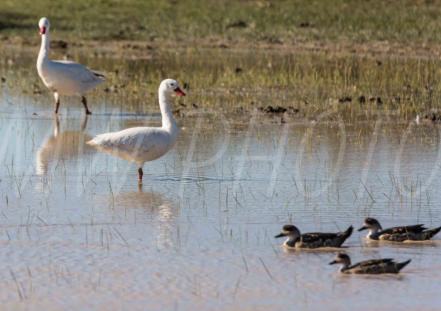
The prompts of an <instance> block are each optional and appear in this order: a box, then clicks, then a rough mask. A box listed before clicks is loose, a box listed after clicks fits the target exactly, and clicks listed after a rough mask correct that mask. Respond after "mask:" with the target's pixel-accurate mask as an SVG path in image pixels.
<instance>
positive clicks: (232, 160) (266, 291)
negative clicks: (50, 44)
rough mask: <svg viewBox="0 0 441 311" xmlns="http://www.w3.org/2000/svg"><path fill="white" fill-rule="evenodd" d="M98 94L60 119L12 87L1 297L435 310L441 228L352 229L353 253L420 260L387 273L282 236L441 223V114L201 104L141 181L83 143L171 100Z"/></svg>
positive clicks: (129, 166)
mask: <svg viewBox="0 0 441 311" xmlns="http://www.w3.org/2000/svg"><path fill="white" fill-rule="evenodd" d="M91 98H92V99H91V100H90V108H91V110H92V111H93V113H94V114H93V115H92V116H90V117H89V118H87V119H86V118H85V117H84V112H83V110H82V106H81V103H80V101H79V99H77V98H72V99H67V100H66V99H65V100H64V101H63V102H62V106H61V112H62V113H61V115H60V116H59V118H57V119H56V118H54V116H53V115H52V112H51V111H52V97H51V96H49V95H48V94H46V95H45V94H43V95H38V96H34V95H31V94H24V95H23V94H17V92H14V91H12V90H10V88H8V87H7V86H6V85H3V87H2V93H1V100H0V133H1V134H2V140H1V141H0V244H1V246H2V252H0V260H1V262H3V265H2V267H1V268H0V303H1V305H2V309H14V310H19V309H29V308H32V309H34V310H48V309H50V310H62V309H66V308H68V309H70V310H85V309H100V310H115V309H125V310H145V309H146V308H148V309H154V308H156V309H166V310H169V309H176V310H194V309H195V308H197V309H205V310H208V309H209V310H237V309H241V310H268V309H271V310H276V309H278V310H281V309H286V308H290V309H292V308H295V309H296V310H311V309H315V310H322V309H323V308H328V309H331V310H352V309H353V306H354V305H357V307H358V309H360V310H367V309H372V308H373V307H375V309H377V310H392V309H394V310H395V309H398V308H405V309H406V310H409V309H424V310H429V309H437V308H439V297H438V296H439V293H440V289H439V282H440V280H441V264H440V263H439V255H440V250H441V240H440V239H441V237H440V236H438V237H436V238H435V240H434V241H433V242H428V243H417V244H409V243H405V244H375V243H374V244H368V243H366V241H365V240H364V239H363V235H360V234H359V233H358V232H354V234H353V235H352V236H351V237H350V239H349V240H348V241H347V243H346V247H347V248H346V251H347V252H348V253H349V254H350V255H351V257H352V259H353V261H358V260H364V259H369V258H380V257H393V258H395V259H397V260H400V261H402V260H407V259H408V258H411V259H412V262H411V264H410V265H408V266H407V267H406V268H405V269H404V270H403V273H402V274H400V275H398V276H381V277H362V276H350V277H348V276H341V275H339V274H338V273H337V267H336V266H329V265H328V262H330V261H331V260H332V259H333V257H334V254H335V252H334V251H304V252H300V251H299V252H285V251H284V250H283V249H282V248H281V247H280V246H279V245H280V244H281V243H282V242H283V241H281V240H275V239H274V235H276V234H278V233H279V232H280V229H281V227H282V225H284V224H287V223H294V224H295V225H296V226H298V227H299V228H300V230H301V231H303V232H308V231H319V230H322V231H337V230H345V229H346V228H347V227H348V226H349V225H351V224H352V225H354V227H355V228H358V227H361V225H362V222H363V218H364V217H367V216H372V217H376V218H378V219H379V220H380V221H381V222H382V224H383V226H385V227H387V226H393V225H401V224H414V223H425V224H426V225H428V226H430V227H434V226H439V225H440V223H441V217H440V205H439V203H438V202H439V201H440V200H441V194H440V192H439V191H438V190H439V189H440V187H441V184H440V172H439V170H440V160H441V159H440V135H439V128H438V127H437V126H434V125H420V126H416V125H414V124H413V123H412V122H389V121H387V118H384V120H383V117H382V116H381V115H379V116H378V117H377V118H376V119H374V120H373V121H369V122H361V123H356V124H354V123H350V122H339V121H338V118H337V119H336V121H333V122H318V123H313V122H309V121H305V120H298V119H293V118H290V117H286V118H285V121H286V122H285V123H283V122H280V118H279V117H273V118H271V117H265V116H262V115H260V114H259V113H258V112H253V113H251V114H250V115H247V116H246V118H244V117H241V118H232V117H231V116H225V115H223V114H222V112H221V111H216V110H211V111H204V110H202V109H195V110H194V111H193V112H192V113H190V114H187V115H186V116H185V117H181V118H179V119H178V124H179V126H180V128H181V132H180V138H179V140H178V142H177V144H176V147H175V148H174V149H173V150H172V151H170V152H169V153H168V154H167V155H165V156H164V157H162V158H160V159H158V160H156V161H154V162H151V163H146V164H145V166H144V172H145V175H144V184H143V185H142V186H141V187H139V185H138V182H137V166H136V164H133V163H130V162H126V161H124V160H122V159H119V158H115V157H112V156H110V155H108V154H105V153H103V152H100V151H98V150H96V149H94V148H91V147H89V146H88V145H86V144H85V142H86V141H87V140H88V139H89V138H90V137H92V136H93V135H96V134H99V133H103V132H108V131H117V130H121V129H124V128H127V127H131V126H140V125H152V126H157V125H159V124H160V117H159V115H158V114H157V112H158V111H159V109H158V110H157V111H151V110H147V109H146V110H145V112H144V113H140V114H135V113H131V112H130V111H125V110H124V107H121V106H120V105H118V103H117V102H113V101H110V100H109V99H108V98H106V97H93V96H92V97H91ZM155 100H156V98H155V97H154V95H152V98H151V101H155ZM176 100H177V99H173V101H175V102H176ZM185 102H186V103H191V91H190V92H189V94H188V96H187V98H186V99H185ZM113 108H114V109H113ZM31 306H32V307H31Z"/></svg>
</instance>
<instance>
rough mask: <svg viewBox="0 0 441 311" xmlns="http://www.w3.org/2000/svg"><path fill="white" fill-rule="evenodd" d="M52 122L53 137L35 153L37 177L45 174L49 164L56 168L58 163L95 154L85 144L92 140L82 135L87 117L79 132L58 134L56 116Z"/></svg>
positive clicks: (93, 150) (86, 135)
mask: <svg viewBox="0 0 441 311" xmlns="http://www.w3.org/2000/svg"><path fill="white" fill-rule="evenodd" d="M54 122H55V127H54V135H53V136H51V137H50V138H49V139H48V140H46V141H45V142H44V143H43V144H42V145H41V146H40V148H39V149H38V151H37V158H36V171H37V174H38V175H44V174H47V172H48V169H49V165H50V164H53V167H56V166H57V164H58V162H59V161H65V160H69V159H75V158H81V156H83V155H86V154H92V153H95V152H96V149H95V148H93V147H91V146H89V145H88V144H86V142H87V141H88V140H90V139H91V138H92V137H91V136H90V135H88V134H86V133H84V130H85V129H86V126H87V115H86V116H85V117H84V120H83V123H82V125H81V130H79V131H65V132H60V121H59V120H58V117H57V116H56V117H55V119H54Z"/></svg>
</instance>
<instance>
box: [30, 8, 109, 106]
mask: <svg viewBox="0 0 441 311" xmlns="http://www.w3.org/2000/svg"><path fill="white" fill-rule="evenodd" d="M38 25H39V26H40V35H41V48H40V52H39V53H38V59H37V70H38V75H39V76H40V78H41V80H43V83H44V85H46V86H47V87H48V88H49V89H50V90H51V91H52V92H54V97H55V108H54V112H55V114H57V113H58V107H59V106H60V95H67V96H73V95H77V96H81V101H82V103H83V105H84V108H85V109H86V114H91V112H90V111H89V108H88V107H87V100H86V97H85V95H86V93H87V92H89V91H90V90H92V89H93V88H95V87H97V86H98V85H99V84H101V83H102V82H104V81H105V79H104V74H103V73H101V72H99V71H95V70H91V69H89V68H87V67H85V66H83V65H81V64H78V63H75V62H71V61H64V60H57V61H52V60H49V27H50V23H49V20H48V19H47V18H46V17H43V18H41V19H40V21H39V22H38Z"/></svg>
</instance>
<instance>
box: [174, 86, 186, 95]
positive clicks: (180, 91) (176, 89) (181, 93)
mask: <svg viewBox="0 0 441 311" xmlns="http://www.w3.org/2000/svg"><path fill="white" fill-rule="evenodd" d="M173 91H175V92H176V93H178V94H179V95H181V96H185V93H184V92H182V90H181V89H180V88H178V87H177V88H175V89H174V90H173Z"/></svg>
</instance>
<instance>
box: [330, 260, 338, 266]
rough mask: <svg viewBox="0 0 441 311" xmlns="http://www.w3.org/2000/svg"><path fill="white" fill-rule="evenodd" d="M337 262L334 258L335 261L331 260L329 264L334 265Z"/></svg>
mask: <svg viewBox="0 0 441 311" xmlns="http://www.w3.org/2000/svg"><path fill="white" fill-rule="evenodd" d="M336 263H337V262H336V261H335V260H333V261H331V262H330V263H329V264H330V265H334V264H336Z"/></svg>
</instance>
